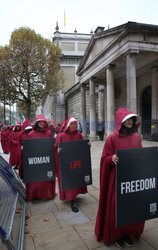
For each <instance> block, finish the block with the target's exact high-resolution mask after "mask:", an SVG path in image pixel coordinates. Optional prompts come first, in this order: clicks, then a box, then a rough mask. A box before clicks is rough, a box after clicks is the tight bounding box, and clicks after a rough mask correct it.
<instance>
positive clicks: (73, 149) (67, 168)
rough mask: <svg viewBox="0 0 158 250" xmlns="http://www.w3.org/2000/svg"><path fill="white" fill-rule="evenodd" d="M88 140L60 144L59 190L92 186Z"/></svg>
mask: <svg viewBox="0 0 158 250" xmlns="http://www.w3.org/2000/svg"><path fill="white" fill-rule="evenodd" d="M88 142H89V141H88V140H81V141H69V142H60V143H59V147H60V148H61V152H60V153H59V160H60V171H61V188H62V190H68V189H72V188H77V187H83V186H86V185H90V184H92V171H91V157H90V146H89V145H88Z"/></svg>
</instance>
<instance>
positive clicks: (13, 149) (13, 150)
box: [9, 130, 20, 166]
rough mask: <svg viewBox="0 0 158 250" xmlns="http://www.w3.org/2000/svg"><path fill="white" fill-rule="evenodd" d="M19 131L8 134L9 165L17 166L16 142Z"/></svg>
mask: <svg viewBox="0 0 158 250" xmlns="http://www.w3.org/2000/svg"><path fill="white" fill-rule="evenodd" d="M19 133H20V131H16V130H14V131H12V132H11V134H10V158H9V164H10V165H11V166H19V155H18V143H19Z"/></svg>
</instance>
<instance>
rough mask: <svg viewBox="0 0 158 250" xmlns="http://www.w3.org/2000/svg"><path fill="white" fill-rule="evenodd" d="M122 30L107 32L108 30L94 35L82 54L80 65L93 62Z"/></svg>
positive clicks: (84, 65)
mask: <svg viewBox="0 0 158 250" xmlns="http://www.w3.org/2000/svg"><path fill="white" fill-rule="evenodd" d="M122 32H123V30H119V31H115V32H112V33H110V34H109V32H108V30H107V31H104V32H103V33H100V36H99V34H97V35H94V37H93V38H92V40H91V41H90V44H89V46H88V48H87V51H86V53H85V56H84V61H83V65H82V67H86V66H87V65H89V64H90V63H91V62H93V61H94V60H95V59H96V58H97V57H98V56H99V55H100V54H101V53H103V51H104V50H105V49H106V48H107V47H108V46H109V45H110V44H111V43H113V41H115V40H117V38H119V36H120V34H121V33H122Z"/></svg>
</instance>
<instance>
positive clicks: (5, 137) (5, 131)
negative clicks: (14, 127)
mask: <svg viewBox="0 0 158 250" xmlns="http://www.w3.org/2000/svg"><path fill="white" fill-rule="evenodd" d="M9 134H10V131H9V128H8V127H6V126H3V127H2V129H1V145H2V149H3V152H4V154H8V152H9Z"/></svg>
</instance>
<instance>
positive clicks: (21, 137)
mask: <svg viewBox="0 0 158 250" xmlns="http://www.w3.org/2000/svg"><path fill="white" fill-rule="evenodd" d="M28 126H29V127H30V129H28V130H25V128H26V127H28ZM30 132H31V122H30V121H29V120H28V119H26V120H25V121H24V124H23V126H22V131H21V132H20V133H19V144H18V153H19V176H20V178H21V179H23V177H24V176H23V149H22V146H23V140H24V139H28V138H29V133H30Z"/></svg>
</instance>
